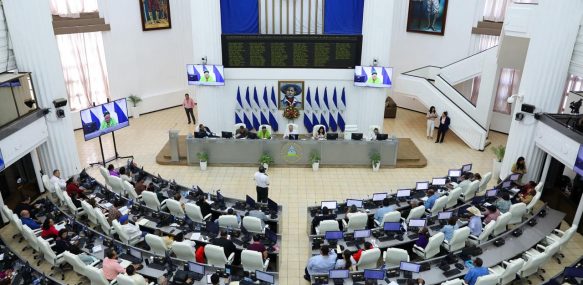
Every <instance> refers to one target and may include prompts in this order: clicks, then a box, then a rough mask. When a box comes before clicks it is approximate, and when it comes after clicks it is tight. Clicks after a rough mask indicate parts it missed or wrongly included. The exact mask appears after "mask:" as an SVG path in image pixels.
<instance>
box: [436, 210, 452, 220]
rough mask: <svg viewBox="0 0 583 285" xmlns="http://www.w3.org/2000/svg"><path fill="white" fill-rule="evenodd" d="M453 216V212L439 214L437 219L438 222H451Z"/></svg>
mask: <svg viewBox="0 0 583 285" xmlns="http://www.w3.org/2000/svg"><path fill="white" fill-rule="evenodd" d="M452 215H453V212H451V211H447V212H439V214H437V219H438V220H449V218H451V216H452Z"/></svg>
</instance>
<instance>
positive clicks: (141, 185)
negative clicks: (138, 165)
mask: <svg viewBox="0 0 583 285" xmlns="http://www.w3.org/2000/svg"><path fill="white" fill-rule="evenodd" d="M145 183H146V179H145V178H144V177H139V178H138V181H137V182H136V185H135V186H134V189H135V190H136V194H138V195H142V192H144V191H145V190H146V184H145Z"/></svg>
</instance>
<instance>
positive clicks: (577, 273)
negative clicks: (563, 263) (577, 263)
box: [563, 267, 583, 278]
mask: <svg viewBox="0 0 583 285" xmlns="http://www.w3.org/2000/svg"><path fill="white" fill-rule="evenodd" d="M563 275H565V277H576V278H583V268H577V267H565V272H564V273H563Z"/></svg>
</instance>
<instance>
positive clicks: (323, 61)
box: [222, 35, 362, 68]
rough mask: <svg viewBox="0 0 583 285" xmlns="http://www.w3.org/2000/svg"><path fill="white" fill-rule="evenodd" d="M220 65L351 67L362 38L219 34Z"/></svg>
mask: <svg viewBox="0 0 583 285" xmlns="http://www.w3.org/2000/svg"><path fill="white" fill-rule="evenodd" d="M222 47H223V64H224V65H225V67H232V68H246V67H248V68H262V67H265V68H354V67H355V66H357V65H360V55H361V51H362V36H360V35H357V36H327V35H222Z"/></svg>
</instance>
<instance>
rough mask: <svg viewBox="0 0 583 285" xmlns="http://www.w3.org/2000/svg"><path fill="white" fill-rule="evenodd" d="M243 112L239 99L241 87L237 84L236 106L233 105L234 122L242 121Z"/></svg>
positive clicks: (239, 122)
mask: <svg viewBox="0 0 583 285" xmlns="http://www.w3.org/2000/svg"><path fill="white" fill-rule="evenodd" d="M242 112H243V102H242V101H241V88H240V87H239V86H237V106H235V124H241V123H243V120H242V119H241V117H242V116H241V115H240V114H241V113H242Z"/></svg>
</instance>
